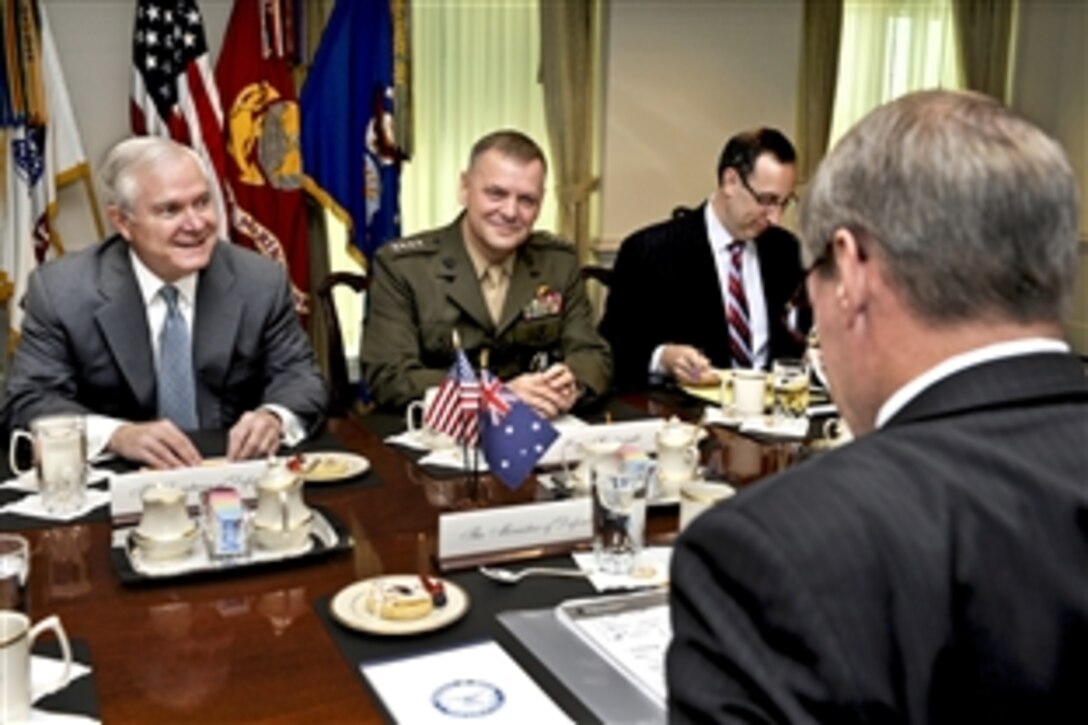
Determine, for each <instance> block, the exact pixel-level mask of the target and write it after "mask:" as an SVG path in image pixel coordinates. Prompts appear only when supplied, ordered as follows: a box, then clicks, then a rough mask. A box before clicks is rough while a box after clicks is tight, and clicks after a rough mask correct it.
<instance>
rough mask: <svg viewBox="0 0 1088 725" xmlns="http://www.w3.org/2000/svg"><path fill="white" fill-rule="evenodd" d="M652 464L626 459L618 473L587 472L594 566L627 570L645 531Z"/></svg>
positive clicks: (608, 571) (609, 570)
mask: <svg viewBox="0 0 1088 725" xmlns="http://www.w3.org/2000/svg"><path fill="white" fill-rule="evenodd" d="M652 473H653V464H652V463H649V462H630V463H628V464H627V465H625V466H624V468H623V469H622V470H621V471H620V472H619V473H598V472H596V471H594V472H592V473H591V477H592V481H593V496H592V499H593V553H594V555H595V559H596V563H597V570H598V571H600V572H603V573H605V574H620V575H627V574H630V573H631V571H632V570H634V568H635V564H636V563H637V562H638V555H639V553H640V552H641V551H642V544H643V539H644V537H645V533H646V492H647V488H648V485H647V484H648V483H649V479H650V476H651V475H652Z"/></svg>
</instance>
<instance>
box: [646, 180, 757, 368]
mask: <svg viewBox="0 0 1088 725" xmlns="http://www.w3.org/2000/svg"><path fill="white" fill-rule="evenodd" d="M711 202H712V200H710V199H708V200H707V202H706V204H705V206H704V212H705V218H706V229H707V236H708V237H709V240H710V251H711V255H712V256H713V257H714V266H715V267H716V268H717V271H718V287H719V289H720V290H721V293H722V307H723V308H724V309H728V308H729V282H728V280H729V267H730V265H731V264H732V262H731V260H730V255H729V245H730V244H732V243H733V235H732V234H730V233H729V231H728V230H727V229H726V228H725V227H724V226H723V225H722V223H721V221H720V220H719V219H718V215H717V214H715V213H714V205H713V203H711ZM741 279H742V281H743V283H744V296H745V298H747V300H748V325H749V328H750V331H751V335H752V366H753V367H757V368H761V367H764V366H766V364H767V353H768V346H769V343H770V339H769V331H768V330H769V328H768V325H767V303H766V299H765V298H764V296H763V276H762V274H761V273H760V269H759V253H758V252H757V251H756V245H755V242H753V241H751V240H746V241H745V243H744V253H743V255H742V257H741ZM664 348H665V345H658V346H657V348H656V349H655V350H654V354H653V355H652V356H651V357H650V373H651V374H656V375H664V374H665V373H666V371H665V369H664V368H663V367H661V353H662V352H663V351H664Z"/></svg>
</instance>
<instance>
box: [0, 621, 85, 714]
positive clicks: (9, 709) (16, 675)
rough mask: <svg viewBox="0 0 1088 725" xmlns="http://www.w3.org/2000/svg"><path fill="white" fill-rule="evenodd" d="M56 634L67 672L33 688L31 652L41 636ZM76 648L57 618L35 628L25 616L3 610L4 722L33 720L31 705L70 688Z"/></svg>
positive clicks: (0, 669) (0, 694)
mask: <svg viewBox="0 0 1088 725" xmlns="http://www.w3.org/2000/svg"><path fill="white" fill-rule="evenodd" d="M46 630H52V631H53V633H54V634H55V635H56V636H57V640H58V641H59V642H60V649H61V653H62V654H63V655H64V669H63V671H62V672H61V675H60V677H58V678H57V679H56V680H55V681H53V682H49V683H46V684H44V685H42V686H40V687H34V686H33V684H32V683H33V680H32V679H31V677H30V648H31V646H32V645H33V644H34V640H35V639H37V638H38V635H40V634H41V633H43V632H45V631H46ZM71 668H72V648H71V647H70V646H69V645H68V635H67V634H65V632H64V627H63V626H62V625H61V623H60V620H59V619H58V618H57V617H56V616H55V615H54V616H52V617H46V618H45V619H43V620H41V621H40V622H38V623H37V624H35V625H34V626H31V625H30V618H29V617H27V616H26V615H25V614H23V613H22V612H14V611H10V610H0V673H3V677H0V688H3V689H2V691H0V722H23V721H24V720H29V719H30V704H31V703H32V702H34V701H35V700H37V699H38V698H39V697H43V696H45V695H48V694H50V693H53V692H56V691H57V690H59V689H61V688H62V687H64V686H65V685H67V684H68V680H69V679H70V677H71Z"/></svg>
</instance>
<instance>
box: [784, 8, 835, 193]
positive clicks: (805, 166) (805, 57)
mask: <svg viewBox="0 0 1088 725" xmlns="http://www.w3.org/2000/svg"><path fill="white" fill-rule="evenodd" d="M842 16H843V0H805V8H804V16H803V21H802V27H801V65H800V68H799V69H798V84H797V138H796V141H797V153H798V159H797V172H798V178H799V180H800V182H801V183H802V184H803V183H805V182H807V181H808V179H809V177H810V176H811V175H812V173H813V172H814V171H815V170H816V166H817V165H818V164H819V163H820V159H822V158H823V157H824V154H825V153H826V152H827V145H828V140H829V138H830V135H831V117H832V112H833V111H834V108H835V85H836V83H837V81H838V77H839V45H840V42H841V37H842Z"/></svg>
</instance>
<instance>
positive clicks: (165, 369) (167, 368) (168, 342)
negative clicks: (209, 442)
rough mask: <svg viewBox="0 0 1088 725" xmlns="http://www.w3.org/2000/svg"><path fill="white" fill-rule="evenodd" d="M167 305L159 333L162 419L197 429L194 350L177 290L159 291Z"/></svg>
mask: <svg viewBox="0 0 1088 725" xmlns="http://www.w3.org/2000/svg"><path fill="white" fill-rule="evenodd" d="M159 294H160V295H161V296H162V298H163V301H165V302H166V320H165V321H164V322H163V325H162V331H161V332H160V333H159V370H158V375H159V380H158V382H159V385H158V389H159V416H160V417H162V418H169V419H170V420H172V421H174V423H176V424H177V426H178V427H179V428H181V429H182V430H196V429H197V428H198V427H199V425H198V424H197V417H196V391H195V388H194V387H193V351H192V348H191V347H190V345H189V329H188V328H187V327H186V326H185V318H184V317H182V315H181V310H180V309H179V308H178V288H177V287H174V286H173V285H164V286H163V288H162V289H160V290H159Z"/></svg>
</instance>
